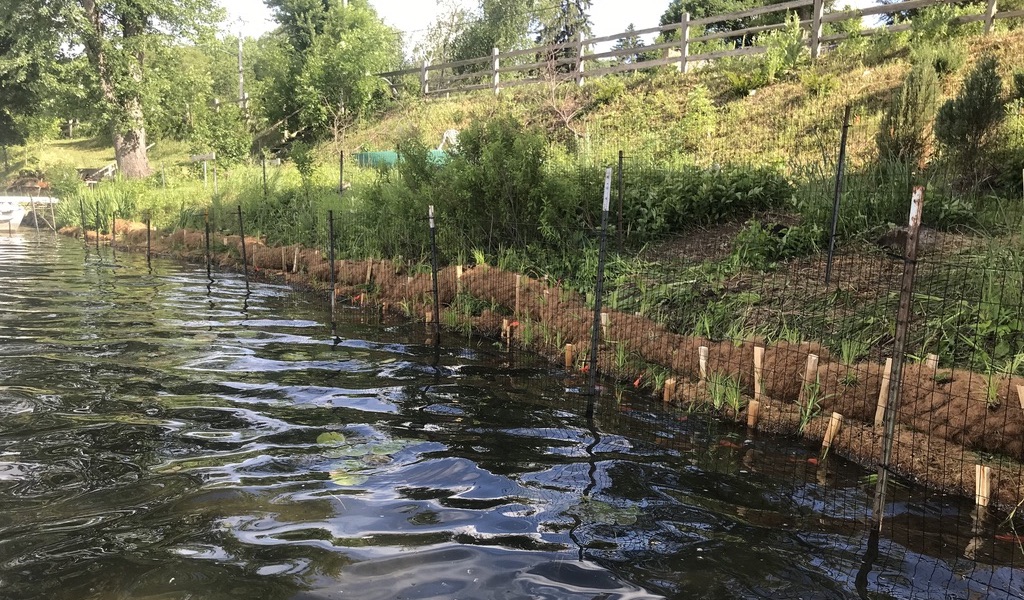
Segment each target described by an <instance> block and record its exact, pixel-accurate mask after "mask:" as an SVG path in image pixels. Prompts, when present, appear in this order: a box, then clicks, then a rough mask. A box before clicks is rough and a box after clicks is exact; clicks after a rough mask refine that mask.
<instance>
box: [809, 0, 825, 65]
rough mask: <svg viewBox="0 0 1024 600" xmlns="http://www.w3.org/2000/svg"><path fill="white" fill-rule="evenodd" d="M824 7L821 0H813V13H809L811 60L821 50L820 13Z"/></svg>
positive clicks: (815, 58)
mask: <svg viewBox="0 0 1024 600" xmlns="http://www.w3.org/2000/svg"><path fill="white" fill-rule="evenodd" d="M824 7H825V3H824V2H823V0H814V14H813V15H811V60H817V59H818V54H819V53H820V52H821V13H822V11H823V10H824Z"/></svg>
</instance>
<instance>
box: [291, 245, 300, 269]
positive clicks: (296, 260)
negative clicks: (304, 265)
mask: <svg viewBox="0 0 1024 600" xmlns="http://www.w3.org/2000/svg"><path fill="white" fill-rule="evenodd" d="M298 272H299V249H298V247H296V248H295V259H294V262H293V263H292V273H298Z"/></svg>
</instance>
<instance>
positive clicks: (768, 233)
mask: <svg viewBox="0 0 1024 600" xmlns="http://www.w3.org/2000/svg"><path fill="white" fill-rule="evenodd" d="M823 237H824V230H822V228H821V227H820V226H818V225H816V224H810V225H794V226H791V227H785V226H782V225H778V224H773V223H768V224H766V225H762V224H761V222H760V221H756V220H753V221H748V222H747V226H746V227H745V228H744V229H742V230H741V231H740V232H739V233H738V234H737V235H736V239H735V242H734V246H733V255H734V256H736V257H737V260H738V261H739V262H740V263H741V264H744V265H747V266H749V267H750V268H753V269H756V270H764V269H767V268H769V267H772V266H774V264H775V263H777V262H779V261H783V260H787V259H790V258H795V257H798V256H806V255H808V254H813V253H815V252H817V251H818V249H819V247H820V244H821V242H822V239H823Z"/></svg>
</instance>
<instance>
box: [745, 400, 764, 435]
mask: <svg viewBox="0 0 1024 600" xmlns="http://www.w3.org/2000/svg"><path fill="white" fill-rule="evenodd" d="M760 412H761V401H760V400H751V401H750V403H749V404H747V427H749V428H751V429H754V428H756V427H757V415H758V413H760Z"/></svg>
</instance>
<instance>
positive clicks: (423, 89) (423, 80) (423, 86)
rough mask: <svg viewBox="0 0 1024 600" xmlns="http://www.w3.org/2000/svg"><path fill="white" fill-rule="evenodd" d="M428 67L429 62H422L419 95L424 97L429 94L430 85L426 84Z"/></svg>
mask: <svg viewBox="0 0 1024 600" xmlns="http://www.w3.org/2000/svg"><path fill="white" fill-rule="evenodd" d="M429 66H430V61H429V60H425V61H423V69H421V70H420V93H422V94H423V95H424V96H426V95H427V94H429V93H430V85H429V84H428V83H427V67H429Z"/></svg>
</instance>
